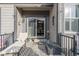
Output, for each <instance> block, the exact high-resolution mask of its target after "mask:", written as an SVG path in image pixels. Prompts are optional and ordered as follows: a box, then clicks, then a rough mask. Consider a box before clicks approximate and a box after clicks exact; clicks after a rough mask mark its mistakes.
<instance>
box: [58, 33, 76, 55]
mask: <svg viewBox="0 0 79 59" xmlns="http://www.w3.org/2000/svg"><path fill="white" fill-rule="evenodd" d="M58 37H59V43H58V44H59V45H60V47H61V54H63V55H65V56H75V55H76V40H75V35H73V36H72V37H71V36H67V35H63V34H61V33H59V34H58Z"/></svg>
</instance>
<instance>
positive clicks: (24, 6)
mask: <svg viewBox="0 0 79 59" xmlns="http://www.w3.org/2000/svg"><path fill="white" fill-rule="evenodd" d="M15 6H16V7H17V8H21V9H22V10H24V11H25V10H50V9H51V8H52V7H53V4H51V3H49V4H45V3H44V4H15Z"/></svg>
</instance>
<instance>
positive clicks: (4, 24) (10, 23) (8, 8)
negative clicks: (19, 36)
mask: <svg viewBox="0 0 79 59" xmlns="http://www.w3.org/2000/svg"><path fill="white" fill-rule="evenodd" d="M0 8H1V33H0V34H5V33H12V32H14V5H12V4H0Z"/></svg>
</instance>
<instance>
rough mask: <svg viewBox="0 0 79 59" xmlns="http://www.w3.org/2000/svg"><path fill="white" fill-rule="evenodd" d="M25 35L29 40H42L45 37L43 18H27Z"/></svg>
mask: <svg viewBox="0 0 79 59" xmlns="http://www.w3.org/2000/svg"><path fill="white" fill-rule="evenodd" d="M27 33H28V37H29V38H44V37H45V18H42V17H28V18H27Z"/></svg>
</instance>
